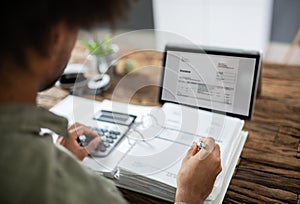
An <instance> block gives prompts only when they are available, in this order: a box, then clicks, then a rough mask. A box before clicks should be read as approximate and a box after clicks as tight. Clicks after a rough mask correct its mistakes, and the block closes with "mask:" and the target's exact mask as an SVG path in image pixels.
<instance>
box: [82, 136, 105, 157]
mask: <svg viewBox="0 0 300 204" xmlns="http://www.w3.org/2000/svg"><path fill="white" fill-rule="evenodd" d="M100 142H101V139H100V137H95V138H94V139H93V140H92V141H90V142H89V144H88V145H87V146H85V148H86V151H87V152H88V153H90V152H92V151H94V150H95V149H96V148H97V146H98V145H99V143H100Z"/></svg>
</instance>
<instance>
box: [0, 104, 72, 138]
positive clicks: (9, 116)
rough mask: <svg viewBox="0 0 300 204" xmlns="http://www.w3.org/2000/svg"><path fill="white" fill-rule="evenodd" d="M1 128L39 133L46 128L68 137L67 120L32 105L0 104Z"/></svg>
mask: <svg viewBox="0 0 300 204" xmlns="http://www.w3.org/2000/svg"><path fill="white" fill-rule="evenodd" d="M0 114H1V115H0V127H1V129H9V130H11V128H13V129H14V130H20V131H24V132H32V133H37V134H38V133H39V132H40V130H41V128H47V129H49V130H51V131H53V132H55V133H56V134H58V135H60V136H64V137H68V136H69V134H68V120H67V119H66V118H63V117H61V116H58V115H55V114H54V113H52V112H50V111H48V110H46V109H44V108H41V107H36V106H34V105H1V106H0Z"/></svg>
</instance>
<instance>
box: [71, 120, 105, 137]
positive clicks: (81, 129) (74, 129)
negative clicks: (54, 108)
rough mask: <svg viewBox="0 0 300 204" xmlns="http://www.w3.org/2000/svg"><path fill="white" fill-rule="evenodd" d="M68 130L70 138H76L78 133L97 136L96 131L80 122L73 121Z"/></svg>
mask: <svg viewBox="0 0 300 204" xmlns="http://www.w3.org/2000/svg"><path fill="white" fill-rule="evenodd" d="M69 132H70V135H71V137H72V138H74V139H77V138H78V137H79V136H80V135H89V136H92V137H98V136H99V135H98V133H97V132H95V131H93V130H91V129H90V128H89V127H87V126H85V125H82V124H80V123H75V124H73V125H72V126H70V128H69Z"/></svg>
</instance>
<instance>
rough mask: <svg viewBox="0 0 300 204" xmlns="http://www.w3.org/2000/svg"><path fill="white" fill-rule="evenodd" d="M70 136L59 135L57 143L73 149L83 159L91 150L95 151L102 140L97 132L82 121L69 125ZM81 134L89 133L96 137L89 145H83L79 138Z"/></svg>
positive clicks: (70, 149)
mask: <svg viewBox="0 0 300 204" xmlns="http://www.w3.org/2000/svg"><path fill="white" fill-rule="evenodd" d="M69 134H70V137H69V138H63V137H59V138H58V139H57V141H56V142H57V143H59V144H61V145H63V146H64V147H66V148H67V149H68V150H69V151H71V152H72V153H73V154H74V155H75V156H76V157H77V158H78V159H79V160H83V159H84V158H85V157H86V156H87V155H88V154H89V153H90V152H91V151H93V150H94V149H95V148H96V147H97V146H98V144H99V143H100V142H101V140H100V137H99V136H98V134H97V132H95V131H93V130H91V129H90V128H88V127H86V126H85V125H82V124H80V123H75V124H73V125H71V126H70V127H69ZM80 135H88V136H92V137H95V139H93V140H92V141H91V142H90V143H89V144H88V145H87V146H85V147H81V146H80V145H79V144H78V142H77V139H78V137H79V136H80Z"/></svg>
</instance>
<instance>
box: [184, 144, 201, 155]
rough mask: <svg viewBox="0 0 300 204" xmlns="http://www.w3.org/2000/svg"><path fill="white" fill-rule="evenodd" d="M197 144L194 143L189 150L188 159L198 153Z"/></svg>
mask: <svg viewBox="0 0 300 204" xmlns="http://www.w3.org/2000/svg"><path fill="white" fill-rule="evenodd" d="M197 148H198V146H197V144H196V142H193V144H192V146H191V147H190V149H189V150H188V152H187V153H186V156H185V157H186V158H190V157H191V156H194V155H195V154H196V152H197Z"/></svg>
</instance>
